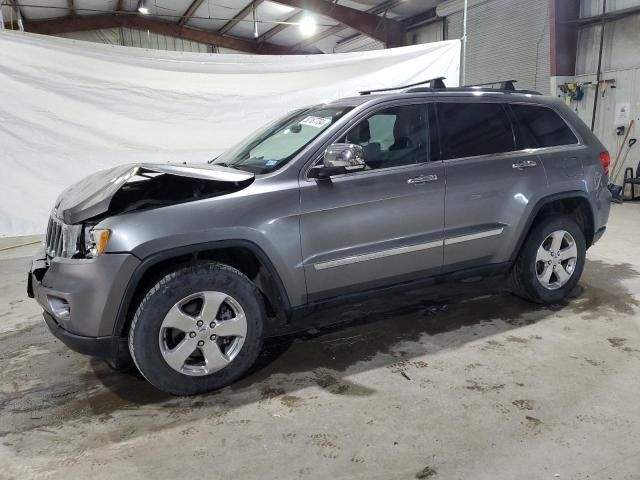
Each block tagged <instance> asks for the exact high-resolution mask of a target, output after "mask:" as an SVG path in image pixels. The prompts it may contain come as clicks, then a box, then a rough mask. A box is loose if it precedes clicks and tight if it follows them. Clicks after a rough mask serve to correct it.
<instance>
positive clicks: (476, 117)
mask: <svg viewBox="0 0 640 480" xmlns="http://www.w3.org/2000/svg"><path fill="white" fill-rule="evenodd" d="M437 109H438V120H439V122H438V124H439V126H440V138H441V140H442V146H443V154H444V158H463V157H475V156H478V155H491V154H496V153H504V152H511V151H513V150H514V149H515V144H514V139H513V129H512V128H511V122H510V121H509V116H508V115H507V112H506V110H505V108H504V107H503V105H502V104H500V103H437Z"/></svg>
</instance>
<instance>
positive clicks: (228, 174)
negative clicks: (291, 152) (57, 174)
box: [55, 163, 254, 224]
mask: <svg viewBox="0 0 640 480" xmlns="http://www.w3.org/2000/svg"><path fill="white" fill-rule="evenodd" d="M253 178H254V175H253V174H252V173H249V172H244V171H240V170H234V169H232V168H227V167H221V166H217V165H209V164H195V165H187V164H154V163H140V164H128V165H120V166H117V167H114V168H110V169H108V170H102V171H100V172H96V173H94V174H92V175H89V176H88V177H86V178H84V179H82V180H80V181H79V182H77V183H75V184H73V185H71V186H70V187H69V188H67V189H66V190H64V191H63V192H62V193H61V194H60V195H59V196H58V199H57V200H56V205H55V212H56V215H57V216H58V218H60V219H61V220H62V221H63V222H64V223H66V224H76V223H80V222H83V221H85V220H88V219H90V218H93V217H98V216H101V215H103V214H106V213H107V212H109V210H110V208H112V207H113V203H114V199H116V200H118V201H117V202H115V203H117V210H116V211H115V212H113V213H122V211H127V210H132V209H135V208H142V207H144V206H152V205H155V206H162V205H168V204H172V203H180V202H184V201H189V200H196V199H198V198H203V197H208V196H215V195H219V194H226V193H231V192H233V191H237V190H239V189H241V188H244V187H246V186H248V185H249V184H250V183H251V182H252V181H253ZM118 196H119V197H120V198H116V197H118Z"/></svg>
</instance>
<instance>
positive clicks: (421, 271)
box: [300, 104, 444, 301]
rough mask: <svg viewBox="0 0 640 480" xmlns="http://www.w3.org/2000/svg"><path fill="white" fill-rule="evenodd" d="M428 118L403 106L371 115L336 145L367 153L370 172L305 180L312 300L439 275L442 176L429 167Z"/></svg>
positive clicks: (437, 167)
mask: <svg viewBox="0 0 640 480" xmlns="http://www.w3.org/2000/svg"><path fill="white" fill-rule="evenodd" d="M428 111H430V109H427V106H426V105H424V104H421V105H403V106H396V107H392V108H386V109H383V110H380V111H378V112H376V113H374V114H372V115H370V116H369V117H368V118H366V119H364V120H362V121H361V122H359V123H358V124H357V125H355V126H354V127H353V128H352V129H351V130H350V131H349V132H348V133H347V134H346V135H344V136H343V137H342V138H339V139H336V141H337V142H347V143H356V144H359V145H361V146H362V147H363V149H364V152H365V160H366V163H367V168H366V170H364V171H360V172H355V173H350V174H344V175H337V176H334V177H332V178H331V179H330V180H311V179H303V180H302V182H301V188H300V195H301V204H302V217H301V228H300V232H301V244H302V258H303V263H304V270H305V278H306V281H307V292H308V297H309V301H316V300H321V299H326V298H330V297H335V296H340V295H344V294H348V293H351V292H354V291H362V290H366V289H369V288H376V287H379V286H384V285H389V284H393V283H398V282H402V281H407V280H411V279H414V278H416V277H421V276H425V275H431V274H437V273H439V272H440V268H441V266H442V229H443V219H444V176H443V173H444V171H443V166H442V162H440V161H434V162H431V161H430V154H429V150H430V148H429V144H430V142H429V140H430V138H429V128H428V125H429V118H428V117H429V114H428Z"/></svg>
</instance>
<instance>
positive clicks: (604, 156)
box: [600, 151, 611, 174]
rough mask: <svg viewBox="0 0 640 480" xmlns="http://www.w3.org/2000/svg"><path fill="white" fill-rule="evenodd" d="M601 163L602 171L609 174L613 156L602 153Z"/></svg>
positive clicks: (605, 152)
mask: <svg viewBox="0 0 640 480" xmlns="http://www.w3.org/2000/svg"><path fill="white" fill-rule="evenodd" d="M600 161H601V162H602V169H603V170H604V173H606V174H608V173H609V164H610V163H611V156H610V155H609V152H607V151H604V152H600Z"/></svg>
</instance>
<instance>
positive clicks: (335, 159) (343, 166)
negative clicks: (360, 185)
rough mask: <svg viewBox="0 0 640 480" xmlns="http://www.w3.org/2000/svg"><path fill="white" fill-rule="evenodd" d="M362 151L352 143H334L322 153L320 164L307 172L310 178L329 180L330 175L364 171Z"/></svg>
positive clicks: (364, 164)
mask: <svg viewBox="0 0 640 480" xmlns="http://www.w3.org/2000/svg"><path fill="white" fill-rule="evenodd" d="M365 168H366V163H365V160H364V149H363V148H362V147H361V146H360V145H354V144H353V143H334V144H333V145H331V146H329V148H327V149H326V150H325V152H324V158H323V160H322V163H321V164H318V165H316V166H315V167H313V168H312V169H311V171H310V172H309V176H310V177H311V178H329V177H331V176H332V175H340V174H343V173H350V172H357V171H359V170H364V169H365Z"/></svg>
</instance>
